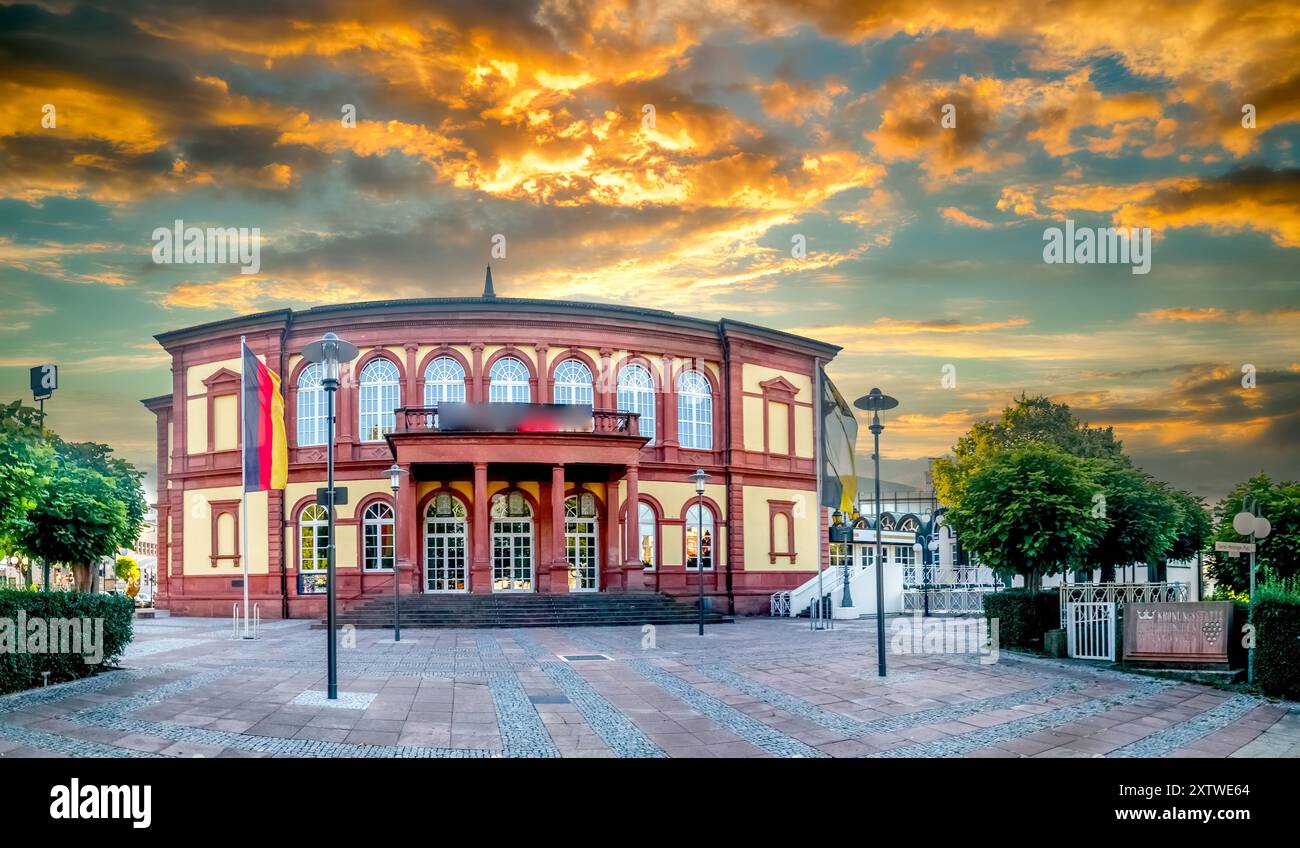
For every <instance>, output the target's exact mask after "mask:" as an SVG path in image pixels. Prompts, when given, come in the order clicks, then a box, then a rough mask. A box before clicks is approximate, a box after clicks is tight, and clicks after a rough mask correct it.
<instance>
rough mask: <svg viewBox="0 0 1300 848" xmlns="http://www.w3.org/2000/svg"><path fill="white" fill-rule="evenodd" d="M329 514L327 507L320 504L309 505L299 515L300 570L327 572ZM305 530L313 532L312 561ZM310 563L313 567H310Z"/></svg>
mask: <svg viewBox="0 0 1300 848" xmlns="http://www.w3.org/2000/svg"><path fill="white" fill-rule="evenodd" d="M328 527H329V514H328V513H327V512H326V511H325V507H323V506H321V505H320V504H307V505H306V506H305V507H303V508H302V512H300V513H298V570H299V571H309V572H313V573H317V572H321V571H325V570H327V568H328V562H327V560H328V557H329V539H328V532H329V531H328ZM304 530H311V531H312V536H311V541H312V547H311V551H312V556H311V558H310V560H309V559H308V557H307V555H306V554H307V551H306V548H305V544H306V542H307V536H306V534H305V533H304V532H303V531H304ZM308 562H310V563H311V567H310V568H309V567H308Z"/></svg>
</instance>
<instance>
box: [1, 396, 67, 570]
mask: <svg viewBox="0 0 1300 848" xmlns="http://www.w3.org/2000/svg"><path fill="white" fill-rule="evenodd" d="M53 464H54V448H53V447H52V446H51V445H49V444H47V443H45V442H44V441H43V440H42V438H41V427H40V415H39V413H38V412H37V411H36V410H35V409H32V408H31V407H29V406H23V405H22V404H21V403H20V402H18V401H14V402H13V403H9V404H4V405H0V549H3V550H5V551H11V550H13V546H14V544H15V543H16V535H17V534H16V529H17V523H18V521H20V520H21V519H22V518H23V517H24V516H26V514H27V513H28V511H29V510H31V509H32V508H33V507H34V506H36V504H37V502H38V501H39V500H40V499H41V497H42V495H43V493H44V491H45V487H46V485H47V484H48V483H49V478H50V473H51V470H52V466H53Z"/></svg>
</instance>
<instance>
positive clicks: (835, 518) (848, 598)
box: [831, 509, 853, 608]
mask: <svg viewBox="0 0 1300 848" xmlns="http://www.w3.org/2000/svg"><path fill="white" fill-rule="evenodd" d="M843 522H844V513H842V512H840V511H839V510H838V509H837V510H835V512H833V513H831V523H832V524H835V525H837V526H838V525H840V524H842V523H843ZM850 532H852V531H850ZM849 538H850V539H852V538H853V536H852V535H850V536H849ZM845 545H846V546H848V547H847V549H848V550H849V551H850V553H849V554H847V555H846V556H845V557H844V563H843V565H842V566H841V567H840V571H842V572H843V574H844V594H843V595H842V596H841V597H840V606H841V607H846V608H847V607H851V606H853V593H852V592H850V591H849V560H850V558H851V557H852V556H853V554H852V553H851V552H852V550H853V549H852V547H851V545H852V542H847V543H845Z"/></svg>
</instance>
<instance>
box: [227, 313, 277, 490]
mask: <svg viewBox="0 0 1300 848" xmlns="http://www.w3.org/2000/svg"><path fill="white" fill-rule="evenodd" d="M239 346H240V349H241V353H242V363H243V365H242V369H243V385H244V403H243V407H244V421H243V432H244V491H245V492H261V491H264V490H266V489H283V488H284V484H285V481H286V480H287V479H288V477H289V443H288V442H287V441H286V440H285V436H284V396H283V395H282V394H280V377H279V375H277V374H276V373H275V372H274V371H272V370H271V369H270V368H267V367H266V366H265V365H264V364H262V361H261V360H260V359H258V358H257V357H256V356H254V355H253V352H252V351H251V350H249V349H248V345H247V344H245V343H244V341H243V339H240V342H239Z"/></svg>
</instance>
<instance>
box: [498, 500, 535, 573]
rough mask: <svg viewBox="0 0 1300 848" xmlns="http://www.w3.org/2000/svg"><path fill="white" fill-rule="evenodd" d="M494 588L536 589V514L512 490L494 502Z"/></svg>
mask: <svg viewBox="0 0 1300 848" xmlns="http://www.w3.org/2000/svg"><path fill="white" fill-rule="evenodd" d="M492 591H494V592H531V591H533V517H532V509H531V507H529V505H528V503H527V501H525V500H524V499H523V498H522V497H520V496H518V495H517V493H511V494H510V495H508V496H504V497H503V496H498V497H497V499H496V500H494V501H493V502H492Z"/></svg>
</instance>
